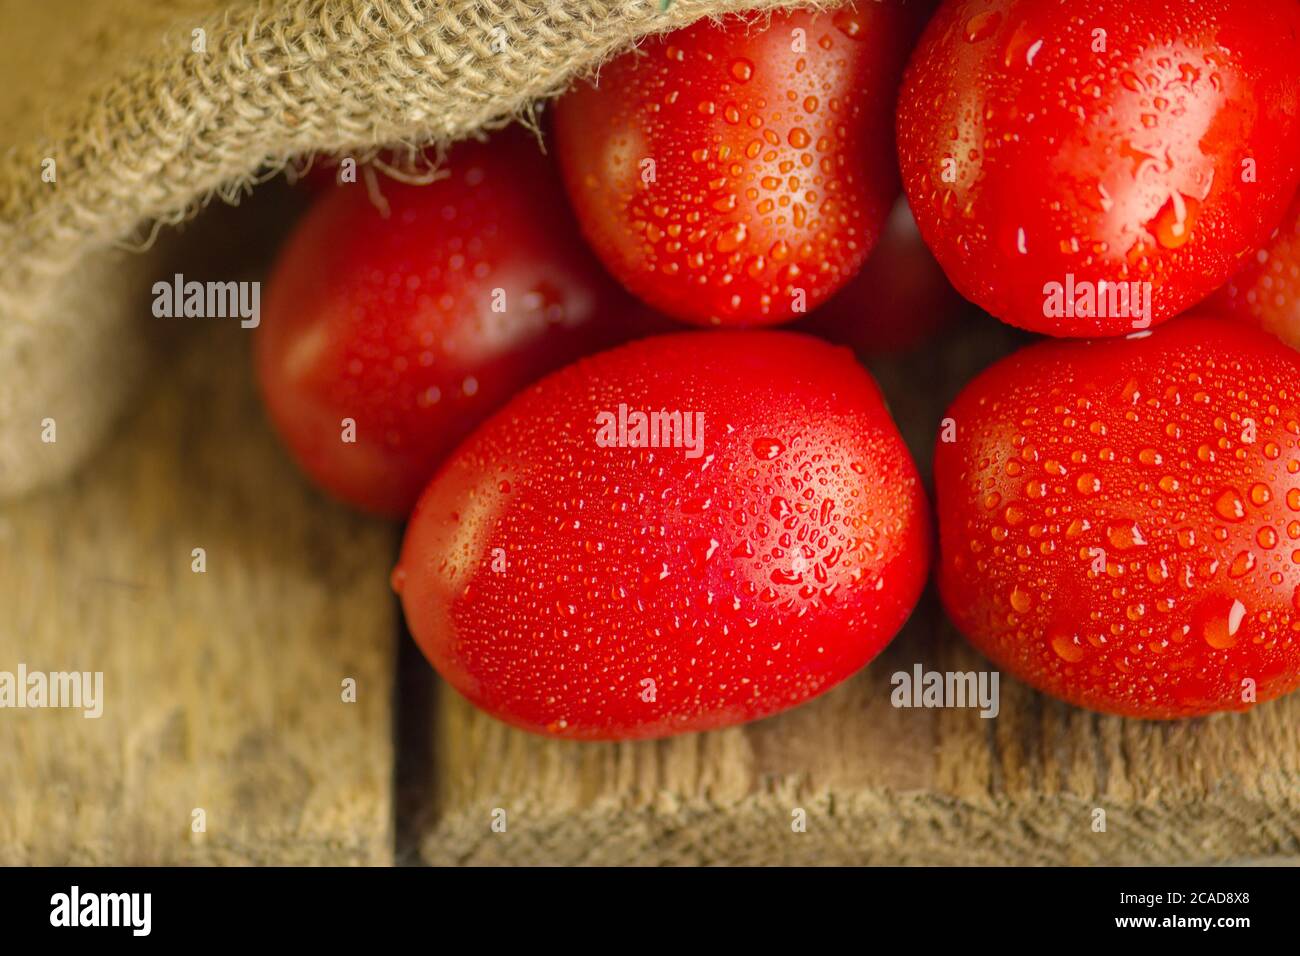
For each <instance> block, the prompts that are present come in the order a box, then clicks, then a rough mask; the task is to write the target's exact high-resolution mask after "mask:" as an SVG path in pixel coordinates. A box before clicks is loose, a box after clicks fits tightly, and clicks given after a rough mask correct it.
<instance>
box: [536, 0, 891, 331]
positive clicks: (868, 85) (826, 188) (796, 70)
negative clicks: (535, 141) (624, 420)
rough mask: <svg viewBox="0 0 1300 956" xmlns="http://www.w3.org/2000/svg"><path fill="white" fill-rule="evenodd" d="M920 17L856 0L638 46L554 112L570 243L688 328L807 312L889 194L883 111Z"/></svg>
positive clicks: (871, 231) (842, 273) (853, 267)
mask: <svg viewBox="0 0 1300 956" xmlns="http://www.w3.org/2000/svg"><path fill="white" fill-rule="evenodd" d="M915 18H916V13H915V11H914V10H908V9H905V8H904V7H903V5H902V4H900V3H898V2H889V3H880V2H867V3H863V4H860V5H859V6H858V7H857V8H856V9H854V8H852V7H849V8H844V9H841V10H838V11H835V12H832V13H821V14H817V13H810V12H807V11H801V12H789V13H775V14H773V15H772V17H771V20H770V22H767V23H766V24H765V25H764V24H761V23H748V22H746V21H743V20H741V19H738V18H730V19H728V20H726V21H725V22H723V23H722V24H721V25H719V24H716V23H714V22H712V21H708V20H700V21H699V22H697V23H695V24H693V25H692V26H689V27H687V28H685V29H683V30H679V31H677V32H675V33H672V34H669V35H667V36H665V37H659V38H655V39H652V40H649V41H647V42H646V43H645V44H643V45H642V47H641V50H640V51H638V52H632V53H627V54H624V55H623V56H621V57H619V58H618V59H615V60H614V61H612V62H611V63H608V64H606V65H605V66H604V67H602V68H601V71H600V76H599V86H592V85H590V84H587V83H580V84H578V85H577V86H575V87H574V88H573V89H572V90H570V91H569V92H568V93H567V94H566V95H565V96H564V97H562V98H561V99H560V100H559V101H558V102H557V104H556V113H555V130H556V134H557V141H558V146H559V157H560V162H561V166H562V168H563V171H564V176H565V182H566V185H567V187H568V191H569V195H570V197H571V199H572V200H573V204H574V207H575V208H576V209H577V212H578V218H579V221H580V222H581V224H582V228H583V232H584V233H585V234H586V236H587V238H588V239H589V240H590V241H591V243H592V246H593V247H594V248H595V250H596V253H597V254H598V255H599V256H600V258H601V260H602V261H603V262H604V263H605V265H606V266H607V267H608V268H609V270H610V272H612V273H613V274H614V276H615V277H616V278H618V279H619V280H620V281H621V282H622V283H623V284H624V285H625V286H627V288H629V289H630V290H632V291H633V292H634V293H635V294H636V295H637V296H639V297H640V298H642V299H643V300H645V301H646V302H648V303H650V304H651V305H652V306H654V307H655V308H657V309H659V310H660V311H662V312H664V313H666V314H668V315H671V316H673V317H675V318H678V319H682V320H685V321H688V322H692V323H697V324H721V325H757V324H770V323H775V322H782V321H786V320H789V319H792V318H796V317H798V315H800V314H802V313H805V312H808V311H810V310H812V309H813V308H815V307H816V306H817V305H818V304H820V303H821V302H823V301H824V300H825V299H826V298H828V297H829V296H830V295H831V294H832V293H833V292H835V291H836V290H837V289H839V288H840V287H841V286H843V285H844V284H845V283H846V282H847V281H848V280H849V279H851V278H852V277H853V275H854V274H855V273H856V272H857V271H858V268H859V267H860V266H861V265H862V263H863V261H864V260H865V259H866V256H867V253H868V252H869V251H870V250H871V247H872V245H873V244H874V243H875V240H876V236H877V234H878V233H879V231H880V227H881V224H882V223H883V221H884V219H885V216H886V215H887V214H888V211H889V207H890V204H891V203H892V201H893V199H894V197H895V195H897V193H898V173H897V165H896V160H895V158H894V155H893V152H892V150H893V145H892V144H893V128H892V127H893V121H892V116H893V104H894V99H895V94H896V88H897V84H898V79H899V75H900V73H901V71H902V64H903V61H904V59H905V57H906V54H907V48H908V45H909V43H908V41H909V39H910V37H911V35H912V34H913V33H914V30H915Z"/></svg>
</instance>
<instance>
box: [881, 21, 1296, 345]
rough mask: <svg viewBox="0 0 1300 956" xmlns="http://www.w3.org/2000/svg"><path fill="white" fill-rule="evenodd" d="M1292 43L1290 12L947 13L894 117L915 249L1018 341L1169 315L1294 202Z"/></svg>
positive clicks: (921, 52)
mask: <svg viewBox="0 0 1300 956" xmlns="http://www.w3.org/2000/svg"><path fill="white" fill-rule="evenodd" d="M1298 44H1300V6H1298V5H1297V4H1296V3H1295V2H1294V0H1256V2H1250V3H1247V2H1244V0H1196V2H1194V3H1193V2H1181V0H1092V2H1090V3H1087V4H1076V3H1063V2H1060V0H948V2H946V3H945V4H944V5H943V6H942V7H941V8H940V10H939V12H938V13H937V14H936V15H935V17H934V19H933V20H931V21H930V25H929V27H928V28H927V30H926V32H925V36H924V37H923V38H922V40H921V43H920V46H919V47H918V48H917V50H916V52H915V54H914V56H913V58H912V62H911V64H910V66H909V67H908V71H907V75H906V78H905V80H904V82H903V91H902V94H901V96H900V101H899V110H898V149H899V156H900V160H901V165H902V172H903V184H904V186H905V188H906V190H907V196H908V198H909V199H910V200H911V203H912V210H913V212H914V213H915V214H916V219H917V223H918V224H919V225H920V227H921V233H922V235H923V236H924V237H925V240H926V242H927V243H928V244H929V245H930V248H931V249H933V250H934V253H935V255H936V257H937V258H938V259H939V262H940V263H941V264H942V265H943V267H944V270H945V271H946V272H947V273H948V276H949V278H950V279H952V282H953V284H954V285H955V286H956V287H957V289H958V290H959V291H960V292H961V293H962V294H963V295H965V296H966V297H967V298H969V299H971V300H973V301H974V302H976V303H977V304H979V305H980V306H981V307H983V308H984V309H986V310H988V311H989V312H991V313H992V314H994V315H996V316H998V317H999V318H1001V319H1003V320H1005V321H1007V322H1010V323H1011V324H1013V325H1018V326H1020V327H1022V328H1026V329H1031V330H1033V331H1037V332H1046V333H1048V334H1051V335H1117V334H1122V333H1127V332H1131V331H1133V330H1134V329H1135V328H1145V327H1147V326H1148V325H1150V324H1152V323H1159V322H1162V321H1164V320H1165V319H1168V318H1169V317H1171V316H1173V315H1176V314H1177V313H1179V312H1181V311H1183V310H1184V309H1186V308H1188V307H1189V306H1191V305H1193V304H1194V303H1196V302H1198V301H1200V300H1201V299H1204V298H1205V297H1206V296H1208V295H1209V294H1210V293H1211V292H1213V291H1214V290H1215V289H1216V288H1217V287H1218V286H1220V285H1222V284H1223V283H1224V281H1225V280H1227V278H1228V277H1229V276H1230V275H1231V273H1232V272H1233V270H1234V268H1235V267H1236V266H1237V264H1238V261H1239V259H1240V258H1241V257H1242V256H1243V255H1245V254H1246V253H1248V252H1249V251H1250V250H1252V249H1253V248H1255V247H1256V246H1258V245H1259V244H1260V243H1261V242H1263V241H1264V240H1265V239H1266V238H1267V237H1268V234H1269V231H1270V230H1271V229H1272V228H1273V227H1274V226H1275V225H1277V223H1278V220H1279V219H1280V218H1281V216H1282V214H1283V212H1284V210H1285V208H1286V204H1287V202H1288V201H1289V200H1290V199H1291V196H1292V195H1293V194H1294V193H1295V190H1296V181H1297V165H1296V153H1297V145H1298V144H1300V140H1298V138H1297V133H1298V131H1300V127H1298V126H1297V112H1298V109H1297V104H1298V94H1297V90H1298V81H1297V76H1298V74H1297V72H1296V64H1295V56H1296V50H1297V49H1300V46H1298ZM1102 283H1108V284H1109V285H1102ZM1115 283H1125V285H1124V286H1123V287H1122V288H1118V289H1117V288H1116V287H1115V285H1114V284H1115ZM1128 283H1137V285H1133V286H1130V285H1128ZM1143 283H1149V285H1143ZM1103 295H1104V297H1105V300H1106V304H1105V308H1102V307H1101V305H1100V304H1099V302H1098V300H1099V299H1100V298H1101V297H1102V296H1103ZM1067 303H1069V304H1067ZM1070 304H1072V306H1073V307H1071V305H1070ZM1116 313H1118V314H1116Z"/></svg>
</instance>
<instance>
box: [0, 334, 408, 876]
mask: <svg viewBox="0 0 1300 956" xmlns="http://www.w3.org/2000/svg"><path fill="white" fill-rule="evenodd" d="M191 321H196V320H191ZM197 321H213V322H215V323H217V324H215V325H212V326H209V327H208V328H206V329H204V330H203V331H202V332H201V333H200V334H199V335H198V336H197V338H195V339H193V340H191V341H189V342H187V343H174V344H173V346H172V348H173V350H174V352H173V355H172V356H171V358H169V360H168V362H167V365H168V366H169V369H168V370H167V371H166V372H165V373H163V375H162V378H161V380H160V381H158V382H157V383H156V384H155V386H154V387H153V388H152V389H151V391H150V394H148V395H147V396H145V397H144V400H143V406H142V407H141V408H139V410H138V411H137V413H136V414H135V415H134V416H133V417H132V419H131V420H130V421H129V422H127V423H126V425H125V427H124V428H123V429H122V430H121V431H120V433H119V434H118V435H117V436H116V437H115V439H114V440H113V442H112V444H111V446H110V447H109V448H108V449H106V450H105V452H104V453H103V454H101V455H100V456H99V457H98V458H97V459H96V460H95V461H94V462H93V463H92V464H91V466H90V467H89V468H88V469H86V470H85V471H84V472H83V473H82V474H81V475H80V476H78V477H77V478H76V479H75V480H73V481H71V482H69V483H67V484H66V485H64V486H62V487H59V488H55V489H52V490H50V491H48V492H45V493H42V494H40V495H38V496H35V497H32V498H29V499H27V500H24V501H21V502H18V503H16V504H10V505H5V506H0V670H4V671H10V672H15V671H16V670H17V668H18V665H19V664H20V663H24V664H26V666H27V667H28V668H29V670H33V671H34V670H45V671H53V670H77V671H102V672H103V675H104V676H103V682H104V683H103V698H104V706H103V715H102V717H100V718H99V719H86V718H84V717H83V716H82V714H81V713H80V712H74V711H71V710H50V709H45V710H10V709H5V710H0V864H11V865H12V864H81V863H86V864H179V863H221V864H245V863H279V864H300V863H304V864H314V863H331V864H353V863H357V864H382V863H387V862H389V861H391V859H392V831H393V820H392V787H391V782H392V773H393V746H392V741H393V727H392V719H391V715H392V691H393V680H392V674H393V662H394V637H395V635H396V633H397V626H396V610H395V607H394V603H393V601H392V597H391V593H390V592H389V590H388V585H387V576H388V571H389V567H390V565H391V563H392V560H393V557H394V554H395V536H396V529H394V528H392V527H390V526H388V525H385V524H382V523H379V522H374V521H368V520H366V519H362V518H359V517H356V516H354V515H352V514H351V513H349V512H348V511H347V510H346V509H344V508H342V507H339V506H337V505H333V504H330V503H329V502H327V501H325V500H324V499H323V498H322V497H320V496H319V495H318V494H317V493H316V492H314V491H312V490H311V489H310V488H309V487H308V486H307V484H306V482H305V481H303V480H302V479H301V478H299V477H298V475H297V473H296V471H295V470H294V468H293V467H292V465H291V464H290V463H289V462H288V460H287V459H286V458H285V456H284V454H283V453H282V452H281V451H280V449H279V447H278V446H277V444H276V442H275V440H274V438H273V437H272V436H271V434H270V432H269V428H268V426H267V425H266V423H265V421H264V418H263V415H262V412H261V410H260V407H259V405H258V402H257V400H256V398H255V396H254V393H253V389H252V385H251V382H250V376H249V371H248V367H249V356H248V354H247V345H248V336H249V333H248V332H246V331H242V330H240V329H239V327H238V324H237V323H230V322H224V323H223V322H222V320H197ZM38 429H39V426H35V427H34V429H33V439H34V441H33V449H32V453H33V454H39V452H40V447H39V444H38V442H37V440H36V439H37V436H38V434H39V431H38ZM195 548H203V549H204V550H205V552H206V571H205V572H204V573H195V572H194V571H193V570H192V566H193V557H192V551H193V549H195ZM345 678H353V679H354V680H355V681H356V685H357V700H356V703H345V702H344V701H343V699H342V696H343V695H342V691H341V688H342V682H343V680H344V679H345ZM195 809H202V810H203V811H204V812H205V814H206V821H205V822H206V832H202V833H196V832H194V829H193V821H194V817H193V811H194V810H195Z"/></svg>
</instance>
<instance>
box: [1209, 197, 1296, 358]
mask: <svg viewBox="0 0 1300 956" xmlns="http://www.w3.org/2000/svg"><path fill="white" fill-rule="evenodd" d="M1206 308H1207V309H1216V310H1222V311H1224V312H1226V313H1228V314H1229V315H1231V316H1233V317H1234V318H1237V319H1241V320H1242V321H1244V322H1249V323H1251V324H1252V325H1258V326H1259V327H1260V328H1262V329H1264V331H1266V332H1271V333H1272V334H1274V335H1276V336H1277V337H1278V338H1280V339H1281V340H1282V341H1283V342H1285V343H1286V344H1287V345H1289V346H1291V347H1292V348H1293V349H1300V195H1297V196H1296V198H1295V200H1294V201H1293V202H1292V203H1291V208H1290V209H1289V210H1287V214H1286V216H1285V217H1284V218H1283V220H1282V224H1281V225H1280V226H1278V228H1277V229H1275V230H1273V235H1271V236H1270V237H1269V239H1268V242H1267V243H1265V244H1264V246H1263V247H1261V248H1260V249H1258V250H1256V251H1255V253H1254V254H1253V255H1251V256H1250V257H1248V258H1247V259H1246V262H1245V264H1243V265H1242V267H1241V268H1240V269H1239V270H1238V271H1237V273H1236V275H1234V276H1233V277H1232V278H1231V279H1229V280H1228V282H1227V284H1226V285H1225V286H1224V287H1223V288H1222V289H1220V290H1219V291H1218V292H1216V293H1215V294H1214V295H1213V296H1212V297H1211V298H1210V299H1208V300H1207V301H1206Z"/></svg>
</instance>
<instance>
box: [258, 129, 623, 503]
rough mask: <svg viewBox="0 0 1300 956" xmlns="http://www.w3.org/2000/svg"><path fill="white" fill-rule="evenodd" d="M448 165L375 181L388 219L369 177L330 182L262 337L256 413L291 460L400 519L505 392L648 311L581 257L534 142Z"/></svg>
mask: <svg viewBox="0 0 1300 956" xmlns="http://www.w3.org/2000/svg"><path fill="white" fill-rule="evenodd" d="M448 171H449V172H450V177H449V178H445V179H441V180H439V181H437V182H435V183H433V184H431V185H427V186H410V185H404V184H401V183H397V182H392V181H385V182H383V183H382V192H383V196H384V199H385V201H386V202H387V204H388V206H389V207H390V209H389V213H388V215H387V216H385V215H384V214H383V213H382V212H381V211H380V210H378V209H376V207H375V206H374V205H373V204H372V202H371V200H370V198H369V196H368V191H367V189H366V187H365V185H363V184H360V183H358V184H350V185H347V186H340V187H338V188H335V189H329V190H327V191H326V192H325V194H324V195H322V197H321V198H320V200H319V201H318V203H317V205H315V206H314V207H313V208H312V209H311V210H310V211H309V213H308V214H307V216H306V217H305V218H304V219H303V221H302V223H301V224H300V225H299V226H298V229H297V231H296V232H295V233H294V235H293V236H292V237H291V238H290V240H289V243H288V245H287V247H286V248H285V249H284V251H283V252H282V254H281V256H280V260H279V262H278V263H277V265H276V268H275V272H274V274H273V276H272V279H271V283H270V287H269V289H268V294H267V302H266V308H265V312H264V315H263V319H262V323H261V325H260V326H259V328H258V330H257V333H256V341H255V348H256V359H257V371H258V377H259V380H260V384H261V387H262V393H263V396H264V398H265V400H266V406H267V409H268V410H269V412H270V415H271V418H272V420H273V421H274V423H275V425H276V427H277V429H278V430H279V432H280V434H281V436H282V437H283V438H284V440H285V442H286V443H287V444H288V446H289V448H290V450H291V451H292V452H293V454H294V457H295V458H297V460H298V463H299V464H300V465H301V466H302V468H303V469H304V470H305V471H306V472H307V473H308V474H309V475H311V476H312V477H313V478H314V479H315V480H316V481H317V482H318V483H319V484H320V485H321V486H322V487H324V488H325V489H326V490H328V491H329V492H331V493H332V494H334V495H336V496H337V497H339V498H341V499H343V500H344V501H347V502H350V503H352V504H354V505H356V506H357V507H360V508H362V509H365V510H367V511H371V512H375V513H378V514H383V515H390V516H393V517H403V516H405V515H406V513H407V512H408V511H409V510H410V508H411V506H412V505H413V504H414V503H415V499H416V498H417V497H418V495H419V493H420V489H421V488H423V487H424V485H425V484H426V483H427V482H428V480H429V477H430V476H431V475H432V474H433V472H434V470H435V468H436V466H437V464H438V462H439V461H440V460H441V459H442V458H443V457H444V456H445V455H446V454H447V453H448V452H449V451H451V449H452V448H454V447H455V445H456V444H457V442H459V441H460V439H461V438H463V437H464V436H465V435H466V434H468V433H469V432H470V431H471V430H472V429H473V427H474V426H475V425H477V424H478V423H479V422H480V421H482V420H483V419H484V418H486V417H487V416H488V415H489V414H490V413H491V412H493V411H495V410H496V409H497V408H499V407H500V406H501V405H503V404H504V403H505V401H506V400H507V399H508V398H509V397H510V396H511V395H513V394H514V393H515V392H516V391H518V390H519V389H520V388H522V387H523V386H524V385H526V384H528V383H529V382H532V381H534V380H535V379H537V378H539V377H540V376H542V375H543V374H545V373H546V372H549V371H552V370H554V369H556V368H558V367H560V366H562V365H564V364H567V363H568V362H571V361H572V360H573V359H575V358H577V357H578V356H580V355H583V354H586V353H587V352H590V351H594V350H597V349H599V348H602V347H605V346H607V345H610V344H613V343H614V342H615V341H617V340H618V338H617V336H618V335H619V334H621V330H620V326H621V325H622V324H623V323H624V322H625V321H629V320H630V319H631V318H632V313H633V312H634V311H635V312H638V313H639V312H641V311H643V307H641V306H640V305H639V304H636V305H634V304H633V303H632V302H631V300H629V299H628V297H627V296H625V295H624V293H623V292H622V290H620V289H619V288H618V287H617V285H615V284H614V283H613V282H612V281H610V280H609V279H608V278H607V277H606V276H605V275H604V273H603V272H602V271H601V269H600V265H599V264H598V263H597V262H596V261H595V259H594V258H592V257H591V255H590V253H589V252H588V251H587V250H586V248H585V247H584V245H583V243H582V240H581V237H580V236H579V235H578V233H577V229H576V227H575V225H574V224H573V223H572V219H571V217H570V214H569V212H568V210H567V209H566V208H565V206H564V199H563V196H562V194H561V189H560V185H559V181H558V177H557V176H556V175H555V174H554V171H553V169H552V167H551V166H550V165H549V164H548V162H547V161H546V160H545V159H544V157H543V156H542V155H541V153H540V151H539V150H538V149H537V147H536V145H535V144H534V143H532V142H530V141H529V138H528V136H527V134H523V133H517V134H515V133H512V134H508V135H505V136H502V137H499V138H498V139H497V140H494V141H493V142H492V143H491V144H489V145H482V144H478V143H467V144H463V145H461V146H458V147H457V148H456V149H455V150H454V151H453V153H452V155H451V156H450V158H449V162H448ZM344 419H351V420H352V421H354V422H355V441H353V442H348V441H345V440H344V439H345V437H347V436H345V426H344Z"/></svg>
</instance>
